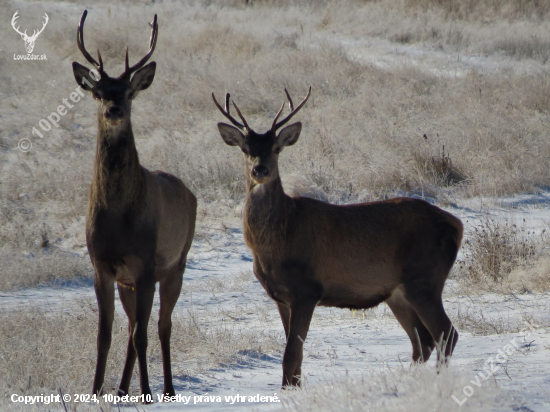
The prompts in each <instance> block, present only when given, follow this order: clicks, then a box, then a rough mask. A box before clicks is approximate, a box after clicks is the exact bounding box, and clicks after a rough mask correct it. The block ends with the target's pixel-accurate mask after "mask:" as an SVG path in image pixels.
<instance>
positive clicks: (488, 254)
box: [458, 218, 539, 283]
mask: <svg viewBox="0 0 550 412" xmlns="http://www.w3.org/2000/svg"><path fill="white" fill-rule="evenodd" d="M538 244H539V242H537V240H536V239H535V236H534V233H531V232H529V231H528V232H527V233H525V231H524V230H522V228H520V227H518V226H517V225H516V224H513V223H509V222H499V221H497V220H493V219H490V218H487V219H484V220H483V221H482V222H481V224H480V225H479V226H475V227H474V228H473V229H471V230H470V233H468V234H467V238H466V241H465V242H464V246H465V249H466V252H465V253H466V258H465V259H464V260H461V261H458V264H459V265H460V268H461V269H463V270H464V272H465V276H466V277H467V279H468V280H469V281H472V282H474V283H481V282H486V281H487V280H489V281H491V282H495V283H501V282H502V281H503V280H504V279H505V278H506V277H507V275H509V274H510V272H512V270H513V269H515V268H517V267H518V266H520V265H524V264H525V263H526V262H527V260H528V259H532V258H533V257H535V256H536V255H537V252H538Z"/></svg>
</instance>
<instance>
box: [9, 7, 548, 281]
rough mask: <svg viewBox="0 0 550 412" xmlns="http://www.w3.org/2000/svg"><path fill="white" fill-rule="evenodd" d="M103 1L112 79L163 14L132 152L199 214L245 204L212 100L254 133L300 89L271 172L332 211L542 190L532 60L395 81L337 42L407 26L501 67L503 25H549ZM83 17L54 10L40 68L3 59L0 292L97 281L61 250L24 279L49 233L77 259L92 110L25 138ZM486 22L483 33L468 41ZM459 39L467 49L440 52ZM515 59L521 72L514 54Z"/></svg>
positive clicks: (538, 78)
mask: <svg viewBox="0 0 550 412" xmlns="http://www.w3.org/2000/svg"><path fill="white" fill-rule="evenodd" d="M436 3H438V2H436ZM443 3H444V2H443ZM71 4H74V3H71ZM97 4H98V6H97V7H95V8H94V9H93V10H91V11H90V14H89V17H88V20H87V23H86V34H85V36H86V44H87V47H88V48H89V49H90V50H94V49H95V48H96V47H99V48H100V49H101V51H102V55H103V57H104V61H105V62H106V70H107V72H108V73H109V74H111V75H113V76H115V75H118V74H119V73H120V72H121V71H122V68H123V55H124V48H125V47H126V46H128V47H129V49H130V59H131V60H132V61H135V60H136V59H138V58H139V57H141V55H143V54H144V53H145V51H146V46H147V40H148V36H149V29H148V27H147V25H146V22H147V21H148V20H150V19H151V16H152V15H153V13H158V14H159V19H160V37H159V42H158V46H157V50H156V51H155V56H154V58H155V60H156V61H157V63H158V69H157V74H156V78H155V81H154V83H153V85H152V87H151V88H150V89H148V90H146V91H144V92H143V93H141V95H140V96H139V97H138V98H137V99H136V101H135V104H134V107H133V112H134V113H133V128H134V133H135V136H136V139H137V147H138V151H139V153H140V158H141V162H142V163H143V165H145V166H146V167H148V168H151V169H162V170H165V171H167V172H170V173H173V174H175V175H176V176H178V177H180V178H182V179H183V180H184V182H185V183H186V184H187V185H188V186H189V187H190V188H191V189H192V190H193V192H195V194H196V195H197V197H198V198H199V199H200V202H201V205H202V206H201V207H207V206H208V205H209V204H216V203H223V204H226V205H228V206H229V208H233V209H234V210H237V206H238V204H239V203H240V202H242V199H243V196H244V185H243V181H244V175H243V170H242V166H241V164H242V160H241V155H240V154H239V153H238V151H237V150H231V149H230V148H228V147H226V146H225V145H224V144H223V142H222V140H221V139H220V137H219V135H218V133H217V130H216V126H215V125H216V122H218V121H223V120H224V119H223V117H222V116H221V115H220V113H219V112H218V111H217V109H216V108H215V107H214V105H213V103H212V101H211V98H210V95H211V93H212V92H215V93H216V95H217V96H218V97H219V98H221V97H223V94H224V93H225V92H231V95H232V98H233V99H234V100H235V101H236V102H237V104H238V105H239V107H240V108H241V109H242V111H243V113H244V115H245V116H246V117H247V119H248V120H249V123H250V124H251V125H252V127H254V128H255V129H257V130H258V131H263V130H264V129H266V128H267V127H269V124H270V122H271V120H272V118H273V116H274V115H275V112H276V110H277V109H278V107H279V106H280V104H281V102H282V101H283V100H284V99H285V95H284V92H283V90H284V88H287V89H288V90H289V91H290V93H291V94H292V95H293V96H296V98H300V97H301V96H303V95H304V94H305V92H306V90H307V88H308V87H309V86H310V85H311V86H312V87H313V94H312V98H311V99H310V101H309V102H308V104H307V106H306V107H305V108H304V109H303V110H302V111H301V113H300V115H299V117H300V118H299V119H297V120H300V121H302V122H303V123H304V129H303V133H302V136H301V138H300V141H299V142H298V143H297V145H295V146H294V147H292V148H288V149H287V150H285V152H284V153H283V154H282V156H281V172H282V174H283V176H284V177H285V181H286V180H287V179H286V178H287V177H288V181H290V180H293V179H294V180H296V178H298V179H301V180H302V182H304V180H305V182H309V183H304V184H302V186H303V187H309V188H313V189H312V190H313V191H315V192H316V193H317V194H318V195H317V196H318V197H319V198H326V199H328V200H330V201H332V202H337V203H349V202H357V201H364V200H373V199H380V198H386V197H390V196H393V195H395V194H397V193H399V194H403V193H405V194H406V193H409V194H411V193H416V194H421V195H428V196H434V197H445V198H448V197H449V196H450V197H453V196H475V195H480V194H483V195H504V194H513V193H518V192H522V191H533V190H538V188H541V187H546V186H550V144H549V143H548V139H547V138H546V134H547V123H548V121H549V120H550V117H549V111H550V98H549V96H550V81H549V78H548V73H547V71H546V68H545V66H544V65H543V64H541V63H536V64H535V63H533V64H535V65H538V66H536V70H532V71H531V74H528V75H524V74H517V73H516V72H514V71H508V72H501V71H498V70H495V71H494V72H484V73H482V72H477V71H475V70H472V71H470V73H469V74H467V75H466V76H462V77H461V76H458V77H455V76H440V75H435V74H432V73H430V72H426V71H424V70H422V69H419V68H416V67H414V66H413V65H409V64H407V63H406V62H405V63H403V64H397V65H394V66H392V67H390V68H379V67H377V66H373V65H367V64H362V63H360V62H359V61H357V60H355V59H353V58H352V57H353V56H349V55H348V53H347V51H346V48H345V43H343V42H340V40H338V38H340V37H339V36H355V37H358V38H363V37H365V36H370V37H368V38H370V39H376V38H380V39H394V37H395V36H396V35H398V31H399V30H409V31H411V33H413V35H412V37H410V40H408V41H409V42H420V43H422V44H421V46H420V47H426V45H428V47H430V46H429V45H430V44H432V45H434V46H436V47H439V46H437V45H438V44H439V45H441V46H442V47H443V48H444V49H445V48H446V47H447V45H445V44H447V43H448V44H451V43H452V45H451V46H452V48H454V49H453V50H454V51H458V52H460V53H469V52H471V51H476V50H482V49H483V48H487V50H488V51H487V52H488V53H494V54H495V55H496V56H498V55H499V53H500V51H499V50H500V49H498V48H494V47H493V45H492V44H493V43H494V42H495V41H497V40H498V41H504V40H503V39H505V37H502V36H501V33H502V31H503V30H504V29H503V27H507V28H506V29H505V31H506V32H510V33H512V32H513V31H514V30H515V29H514V27H516V26H517V25H520V26H521V25H523V26H522V27H523V29H522V30H525V33H531V35H529V36H528V39H527V38H526V39H527V40H528V41H529V44H530V45H532V46H533V47H535V45H536V44H537V41H538V40H536V39H539V38H543V37H541V36H539V34H537V33H546V28H547V24H548V20H547V19H546V17H545V16H546V12H544V13H542V14H541V13H538V14H537V13H535V15H537V16H539V15H540V16H539V17H537V18H534V17H529V16H527V14H525V13H523V14H521V13H520V12H519V11H518V12H517V13H516V12H514V13H515V14H514V13H512V12H510V13H512V14H510V15H509V16H508V17H506V18H505V16H504V14H503V15H502V16H501V17H499V18H498V19H497V18H494V19H493V20H492V23H487V24H485V23H483V25H482V27H481V26H480V24H481V23H480V22H479V21H478V20H468V19H465V18H464V19H462V18H461V17H460V16H459V15H457V16H458V17H456V18H455V17H452V18H451V17H450V16H451V15H450V14H448V13H447V14H445V13H443V11H441V10H443V9H444V7H446V6H445V4H441V5H437V4H435V3H434V5H433V7H429V8H423V7H420V5H419V4H417V3H415V2H410V1H404V0H403V1H401V2H391V4H390V2H388V1H374V2H362V1H354V2H336V3H334V2H323V1H319V2H317V1H281V2H260V1H256V2H255V3H254V5H252V6H250V5H249V6H245V5H244V4H243V2H232V3H226V2H195V3H189V4H181V3H179V2H165V3H162V4H154V5H144V4H137V3H136V4H133V3H131V2H127V3H117V4H111V3H97ZM438 4H439V3H438ZM484 4H485V3H484ZM487 4H489V3H487ZM491 4H493V3H491ZM526 4H527V3H526ZM529 4H530V3H529ZM541 4H542V3H541ZM130 5H131V6H132V7H130ZM84 6H85V5H84V3H78V2H77V5H75V6H71V7H68V6H67V4H66V3H59V4H58V5H57V6H56V7H55V8H53V9H52V10H49V12H50V14H51V21H50V23H49V25H48V27H47V29H46V30H45V31H44V33H43V34H42V35H41V37H40V41H39V42H37V46H36V52H37V53H38V52H40V51H42V52H45V53H46V54H47V56H48V61H47V62H21V61H13V60H12V57H11V55H12V54H14V53H21V52H22V45H23V44H22V41H21V39H20V38H19V36H17V35H16V33H11V34H14V36H11V37H9V40H8V42H7V44H6V47H5V48H4V49H3V50H0V65H1V67H0V69H1V70H0V84H1V85H2V96H1V97H2V98H1V99H0V107H1V109H2V111H3V113H5V115H3V116H2V117H1V118H0V129H1V131H2V132H1V134H0V135H1V139H2V141H1V142H0V153H1V156H2V159H3V161H2V162H1V163H0V170H1V174H2V184H1V185H0V199H1V201H0V225H1V226H2V232H1V234H0V254H1V255H2V256H5V257H6V258H5V259H1V261H2V264H1V265H2V266H1V270H2V272H3V274H5V276H3V277H2V278H1V280H0V289H2V290H7V289H10V288H14V287H21V286H25V285H30V284H33V283H37V282H40V281H47V280H48V279H52V278H54V277H55V278H63V277H74V276H75V275H76V274H78V275H81V274H84V275H85V276H90V275H91V268H90V267H89V265H87V264H86V263H84V261H82V260H79V259H81V258H79V257H78V256H77V255H73V254H71V253H68V254H64V255H63V259H64V260H66V261H67V262H69V263H67V264H62V265H60V266H59V267H58V268H52V267H51V266H48V265H44V266H39V267H38V269H37V270H36V272H35V274H34V275H33V274H31V273H30V270H28V269H25V268H26V267H27V266H29V265H31V266H32V265H34V261H33V260H31V261H30V262H31V263H29V259H28V258H27V256H29V253H32V254H33V255H34V256H42V255H43V253H44V250H43V249H44V248H43V247H42V246H41V245H42V235H43V233H42V232H43V230H44V228H45V227H46V228H47V229H46V230H47V231H48V236H49V239H50V241H51V242H52V244H53V245H54V246H56V247H57V246H60V247H62V248H63V250H64V251H66V252H72V251H73V249H72V248H73V247H74V248H76V249H74V251H78V252H80V251H81V248H82V246H83V245H84V244H85V240H84V239H83V224H84V219H83V216H84V213H85V209H86V202H87V195H88V187H89V184H90V181H91V174H92V170H93V160H94V154H95V133H96V108H95V104H94V103H93V100H92V99H91V98H90V97H86V98H84V99H83V100H82V101H81V102H79V103H78V104H76V105H75V107H74V108H72V109H70V110H69V112H68V114H67V115H65V116H63V118H62V119H61V122H60V127H59V128H53V129H52V130H51V131H50V132H45V133H44V138H43V139H38V138H36V137H33V136H32V135H31V133H30V131H31V129H32V127H38V121H39V120H40V119H42V118H46V117H47V116H48V115H49V114H50V113H51V112H52V111H53V110H55V108H56V107H57V106H58V105H59V104H61V101H62V99H63V98H67V96H68V95H69V94H70V93H71V92H72V91H74V89H75V87H76V86H77V85H76V83H75V82H74V79H73V75H72V71H71V65H70V63H71V62H72V61H73V60H77V61H80V62H84V59H83V57H82V56H81V53H80V52H79V51H78V48H77V47H76V41H75V36H74V33H75V27H76V25H77V23H78V21H79V18H80V14H81V12H82V10H83V9H84ZM52 7H53V6H52ZM453 7H454V6H453ZM461 7H462V6H461ZM464 7H466V6H464ZM472 7H473V6H472ZM480 7H481V6H480ZM491 7H493V6H491ZM522 7H523V6H522ZM525 7H527V6H525ZM525 7H524V8H523V9H525V10H527V9H526V8H525ZM42 8H43V6H42V5H41V4H36V5H34V6H32V7H30V8H29V11H28V12H27V13H28V15H29V16H32V15H33V13H34V14H37V15H38V16H40V15H41V13H42ZM424 9H425V10H424ZM520 9H521V8H520ZM520 9H518V10H520ZM523 9H521V10H523ZM502 10H504V8H503V9H502ZM506 10H508V9H506ZM411 12H413V14H412V15H411ZM457 13H458V12H457ZM502 13H504V11H503V12H502ZM485 14H486V15H489V13H488V12H487V13H485ZM11 15H12V10H11V8H10V7H8V6H7V5H3V6H0V18H2V19H3V20H5V21H8V20H9V19H10V18H11ZM167 16H170V18H168V17H167ZM414 16H416V17H414ZM453 16H454V15H453ZM413 17H414V18H413ZM362 19H364V21H362ZM426 19H429V20H430V24H432V25H441V29H437V30H440V32H441V33H447V34H445V36H446V37H445V38H444V39H443V38H442V39H443V40H442V39H439V40H437V39H435V40H434V39H429V38H426V37H424V35H418V33H420V32H419V30H421V31H422V30H426V27H428V26H429V25H427V24H426ZM30 21H31V18H30V17H28V22H30ZM244 22H246V23H244ZM398 23H399V24H398ZM29 24H32V23H29ZM514 25H516V26H514ZM520 26H517V27H520ZM434 27H435V26H434ZM480 27H481V29H480V30H481V31H482V35H480V36H481V37H479V36H478V37H475V39H474V37H471V38H470V40H468V41H466V40H465V39H466V38H467V37H468V36H470V35H471V36H474V35H473V34H471V33H477V31H476V30H477V29H479V28H480ZM455 31H460V32H461V33H462V35H461V38H462V39H463V41H461V42H454V43H453V41H451V39H452V36H454V35H452V34H449V33H451V32H455ZM470 32H471V33H470ZM414 33H417V34H414ZM467 33H470V34H468V35H467ZM334 34H336V36H335V37H334V40H326V38H327V36H330V35H332V36H334ZM373 36H374V37H373ZM476 36H477V34H476ZM321 38H325V40H321ZM515 38H519V37H517V36H516V37H515ZM445 39H446V40H445ZM442 41H443V42H444V43H445V42H446V43H445V44H443V43H440V42H442ZM449 42H450V43H449ZM479 42H481V43H479ZM478 43H479V44H478ZM451 46H449V47H451ZM365 47H367V46H365ZM536 47H542V46H540V44H539V45H538V46H536ZM542 48H544V47H542ZM548 49H549V50H550V48H548ZM453 50H449V51H448V52H450V53H454V51H453ZM366 52H368V48H367V49H366ZM443 52H445V50H443ZM516 58H517V59H519V60H522V59H523V60H525V61H526V62H527V61H532V60H529V59H527V57H526V56H524V54H521V53H519V54H517V56H516ZM518 64H521V62H520V63H518ZM529 64H531V63H529ZM521 67H523V66H521ZM522 70H523V69H522ZM522 70H520V72H521V73H524V72H523V71H522ZM22 137H30V138H31V140H32V142H33V148H32V150H31V151H30V152H28V153H26V154H25V153H21V152H20V151H19V150H17V142H18V141H19V139H20V138H22ZM289 189H290V187H289ZM298 192H299V191H298ZM293 193H294V194H299V193H296V191H294V190H293ZM77 238H78V239H77ZM59 239H61V240H60V241H59V242H58V243H55V241H56V240H59ZM73 239H77V240H78V241H73ZM79 248H80V249H79ZM21 268H23V270H21ZM54 272H55V273H54Z"/></svg>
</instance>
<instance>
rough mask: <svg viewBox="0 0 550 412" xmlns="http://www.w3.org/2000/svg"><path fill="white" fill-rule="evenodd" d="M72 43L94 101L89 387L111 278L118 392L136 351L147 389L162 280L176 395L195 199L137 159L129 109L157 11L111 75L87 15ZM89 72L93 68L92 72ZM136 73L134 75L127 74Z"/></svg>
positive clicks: (99, 381) (101, 352) (146, 75)
mask: <svg viewBox="0 0 550 412" xmlns="http://www.w3.org/2000/svg"><path fill="white" fill-rule="evenodd" d="M86 15H87V11H85V12H84V14H83V15H82V19H81V20H80V24H79V26H78V33H77V44H78V47H79V49H80V51H81V52H82V54H83V55H84V57H86V59H87V60H88V61H89V62H90V63H91V64H93V65H94V67H95V69H94V70H93V71H90V70H88V69H87V68H86V67H84V66H82V65H80V64H78V63H77V62H73V71H74V76H75V79H76V81H77V83H78V84H79V85H82V87H83V88H84V89H85V90H87V91H89V92H91V93H92V95H93V97H94V99H96V100H97V103H98V133H97V151H96V158H95V164H94V177H93V182H92V185H91V188H90V197H89V201H88V211H87V214H86V242H87V245H88V251H89V253H90V258H91V260H92V264H93V266H94V269H95V275H94V287H95V292H96V296H97V302H98V307H99V332H98V336H97V367H96V372H95V378H94V385H93V393H94V394H97V393H100V392H102V389H103V381H104V375H105V366H106V363H107V354H108V352H109V348H110V345H111V329H112V324H113V317H114V312H115V305H114V298H115V296H114V284H115V282H116V283H118V293H119V296H120V301H121V302H122V305H123V307H124V310H125V312H126V314H127V315H128V319H129V332H130V337H129V339H128V352H127V356H126V363H125V366H124V371H123V373H122V380H121V382H120V387H119V394H121V395H123V394H127V393H128V389H129V386H130V381H131V378H132V371H133V369H134V364H135V361H136V356H137V359H138V364H139V371H140V388H141V393H142V394H144V395H151V389H150V388H149V379H148V375H147V353H146V352H147V324H148V323H149V316H150V314H151V308H152V306H153V297H154V294H155V283H156V282H159V284H160V287H159V289H160V311H159V321H158V332H159V338H160V343H161V348H162V362H163V369H164V394H168V395H169V396H174V395H175V391H174V387H173V385H172V371H171V363H170V334H171V330H172V322H171V316H172V311H173V309H174V306H175V304H176V301H177V300H178V297H179V295H180V291H181V286H182V278H183V272H184V270H185V264H186V259H187V252H189V248H190V247H191V242H192V240H193V236H194V231H195V217H196V209H197V201H196V198H195V196H194V195H193V194H192V193H191V191H190V190H189V189H188V188H187V187H185V185H184V184H183V182H182V181H181V180H180V179H178V178H177V177H175V176H172V175H170V174H168V173H164V172H161V171H155V172H151V171H149V170H147V169H145V168H144V167H143V166H141V165H140V164H139V159H138V153H137V151H136V146H135V141H134V134H133V132H132V124H131V121H130V114H131V109H132V100H133V99H135V97H136V96H137V94H138V93H139V92H140V91H141V90H145V89H147V88H148V87H149V86H150V85H151V83H152V82H153V78H154V76H155V68H156V63H155V62H151V63H149V64H148V65H146V66H144V65H145V63H146V62H147V61H148V60H149V58H150V57H151V55H152V54H153V51H154V50H155V45H156V42H157V35H158V25H157V16H156V15H155V18H154V20H153V23H152V24H151V27H152V34H151V42H150V49H149V52H148V53H147V55H146V56H145V57H143V58H142V59H141V60H140V61H139V62H138V63H137V64H136V65H134V66H132V67H130V66H129V63H128V49H126V69H125V71H124V73H122V75H120V76H119V77H118V78H112V77H109V76H108V75H107V73H105V71H104V70H103V62H102V60H101V55H100V54H99V50H98V60H99V63H98V62H97V61H96V60H95V59H94V58H93V57H92V56H91V55H90V54H89V53H88V52H87V51H86V48H85V47H84V34H83V30H84V20H85V19H86ZM90 73H91V74H90ZM132 74H133V76H132Z"/></svg>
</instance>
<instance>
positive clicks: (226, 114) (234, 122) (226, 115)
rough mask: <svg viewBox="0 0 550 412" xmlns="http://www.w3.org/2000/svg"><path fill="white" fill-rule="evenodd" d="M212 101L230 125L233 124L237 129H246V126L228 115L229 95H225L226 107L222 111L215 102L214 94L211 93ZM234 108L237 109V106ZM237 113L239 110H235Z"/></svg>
mask: <svg viewBox="0 0 550 412" xmlns="http://www.w3.org/2000/svg"><path fill="white" fill-rule="evenodd" d="M212 99H213V100H214V104H215V105H216V107H217V108H218V109H219V110H220V112H222V114H223V115H224V116H225V117H227V118H228V119H229V120H230V121H231V123H233V124H234V125H235V126H237V127H238V128H239V129H244V128H245V127H246V128H247V129H248V126H245V125H244V124H241V123H239V122H238V121H237V120H235V118H234V117H233V116H231V115H230V114H229V93H227V94H226V95H225V107H226V109H225V110H223V108H222V107H221V106H220V104H219V103H218V101H217V100H216V96H214V93H212ZM233 104H235V103H233ZM235 107H237V106H235ZM238 111H239V109H237V112H238ZM241 119H242V116H241ZM245 123H246V122H245Z"/></svg>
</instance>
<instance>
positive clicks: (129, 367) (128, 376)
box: [118, 285, 136, 396]
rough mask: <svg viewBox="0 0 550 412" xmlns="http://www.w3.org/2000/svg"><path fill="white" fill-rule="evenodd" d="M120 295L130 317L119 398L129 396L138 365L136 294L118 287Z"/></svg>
mask: <svg viewBox="0 0 550 412" xmlns="http://www.w3.org/2000/svg"><path fill="white" fill-rule="evenodd" d="M118 295H119V296H120V301H121V302H122V307H123V308H124V311H125V312H126V315H127V316H128V332H129V333H128V350H127V353H126V363H125V364H124V371H123V372H122V379H121V380H120V386H119V388H118V396H124V395H127V394H128V390H129V388H130V382H131V380H132V372H133V371H134V364H135V363H136V348H135V347H134V339H133V336H134V329H135V326H136V292H135V290H133V289H132V288H130V287H127V286H122V285H118Z"/></svg>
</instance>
